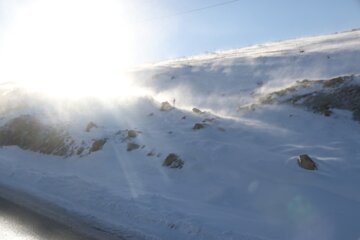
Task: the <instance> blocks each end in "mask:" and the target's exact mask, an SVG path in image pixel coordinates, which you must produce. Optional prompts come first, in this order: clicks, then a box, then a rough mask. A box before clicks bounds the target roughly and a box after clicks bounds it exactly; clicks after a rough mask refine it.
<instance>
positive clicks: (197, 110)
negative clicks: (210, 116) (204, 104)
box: [192, 108, 204, 114]
mask: <svg viewBox="0 0 360 240" xmlns="http://www.w3.org/2000/svg"><path fill="white" fill-rule="evenodd" d="M192 111H193V112H194V113H197V114H201V113H204V112H203V111H201V110H200V109H198V108H193V109H192Z"/></svg>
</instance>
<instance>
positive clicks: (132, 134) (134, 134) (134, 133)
mask: <svg viewBox="0 0 360 240" xmlns="http://www.w3.org/2000/svg"><path fill="white" fill-rule="evenodd" d="M137 135H138V132H137V131H135V130H128V138H136V137H137Z"/></svg>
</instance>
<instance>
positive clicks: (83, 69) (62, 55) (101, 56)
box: [0, 0, 139, 97]
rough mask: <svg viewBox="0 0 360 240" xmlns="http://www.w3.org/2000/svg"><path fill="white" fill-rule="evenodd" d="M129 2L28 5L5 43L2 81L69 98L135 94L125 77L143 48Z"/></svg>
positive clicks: (39, 0) (0, 56)
mask: <svg viewBox="0 0 360 240" xmlns="http://www.w3.org/2000/svg"><path fill="white" fill-rule="evenodd" d="M125 2H126V1H115V0H104V1H95V0H62V1H48V0H35V1H29V2H26V1H25V3H24V4H23V5H22V6H21V7H19V8H18V10H17V12H16V16H15V17H14V19H13V22H12V23H11V24H10V26H9V27H8V28H7V31H6V32H5V34H4V37H3V39H2V42H1V47H0V70H1V73H0V76H1V81H2V82H4V81H16V82H21V83H23V84H25V85H26V86H27V87H28V88H34V89H35V90H42V91H45V92H46V93H48V94H55V95H62V96H65V97H79V96H83V95H104V96H108V95H112V94H118V95H119V94H120V95H121V94H133V93H134V92H136V91H137V88H136V87H135V84H134V83H133V82H131V78H129V77H127V76H125V75H124V74H123V73H122V72H123V71H124V69H126V68H127V67H129V66H131V65H132V64H133V63H134V60H135V59H134V58H135V57H134V55H135V54H134V51H135V48H136V45H137V44H139V43H138V42H136V34H137V32H136V31H135V30H134V29H135V28H134V27H133V26H132V25H131V23H130V22H131V19H132V18H134V16H133V15H132V14H133V13H131V12H129V8H127V6H126V3H125ZM134 14H135V13H134Z"/></svg>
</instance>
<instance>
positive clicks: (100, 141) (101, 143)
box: [89, 138, 107, 153]
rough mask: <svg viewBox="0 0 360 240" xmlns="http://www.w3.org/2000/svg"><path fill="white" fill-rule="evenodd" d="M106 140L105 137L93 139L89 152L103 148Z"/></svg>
mask: <svg viewBox="0 0 360 240" xmlns="http://www.w3.org/2000/svg"><path fill="white" fill-rule="evenodd" d="M106 141H107V139H106V138H102V139H96V140H94V142H93V144H92V145H91V148H90V150H89V152H90V153H91V152H96V151H99V150H101V149H102V148H103V146H104V145H105V143H106Z"/></svg>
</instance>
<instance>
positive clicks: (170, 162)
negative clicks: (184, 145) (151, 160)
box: [163, 153, 184, 168]
mask: <svg viewBox="0 0 360 240" xmlns="http://www.w3.org/2000/svg"><path fill="white" fill-rule="evenodd" d="M163 166H166V167H170V168H182V167H183V166H184V161H183V160H181V159H180V158H179V156H178V155H176V154H174V153H170V154H169V155H168V156H167V157H166V158H165V160H164V162H163Z"/></svg>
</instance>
